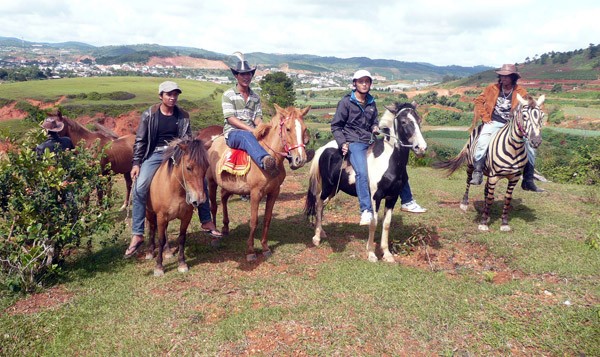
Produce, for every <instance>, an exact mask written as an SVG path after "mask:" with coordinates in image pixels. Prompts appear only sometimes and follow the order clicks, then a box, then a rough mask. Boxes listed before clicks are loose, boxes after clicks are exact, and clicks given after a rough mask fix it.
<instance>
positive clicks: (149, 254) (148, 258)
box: [144, 252, 154, 260]
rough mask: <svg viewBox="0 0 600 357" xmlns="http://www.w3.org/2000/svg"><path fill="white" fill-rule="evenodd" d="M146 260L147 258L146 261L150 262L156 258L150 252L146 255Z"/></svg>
mask: <svg viewBox="0 0 600 357" xmlns="http://www.w3.org/2000/svg"><path fill="white" fill-rule="evenodd" d="M144 258H145V259H146V260H150V259H152V258H154V254H152V253H150V252H148V253H146V256H145V257H144Z"/></svg>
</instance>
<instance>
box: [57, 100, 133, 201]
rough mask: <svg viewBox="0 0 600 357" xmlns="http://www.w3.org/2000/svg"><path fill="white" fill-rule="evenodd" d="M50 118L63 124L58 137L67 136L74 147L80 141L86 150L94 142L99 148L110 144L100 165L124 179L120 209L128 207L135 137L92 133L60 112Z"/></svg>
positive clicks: (106, 171) (99, 193)
mask: <svg viewBox="0 0 600 357" xmlns="http://www.w3.org/2000/svg"><path fill="white" fill-rule="evenodd" d="M51 118H53V119H54V120H56V121H60V122H63V123H64V124H65V125H64V128H63V130H62V131H60V132H59V133H58V135H60V136H68V137H69V138H71V141H73V144H74V145H76V146H77V145H78V144H79V142H80V141H81V140H85V142H86V147H87V148H91V147H92V146H93V145H95V143H96V141H98V142H99V144H100V147H101V148H104V147H105V146H106V145H109V144H110V145H109V146H108V148H107V149H106V150H105V153H106V157H104V158H102V160H101V162H100V164H101V165H102V167H104V168H106V167H107V166H108V164H109V163H110V171H112V172H113V173H115V174H123V177H124V178H125V185H126V188H127V194H126V196H125V202H124V203H123V206H121V209H124V208H125V207H127V206H129V196H130V193H131V175H130V173H131V166H132V160H133V144H134V142H135V135H133V134H131V135H125V136H121V137H119V138H117V139H115V138H113V137H111V136H109V135H107V134H105V133H101V132H92V131H90V130H88V129H86V128H85V127H84V126H83V125H81V124H79V123H78V122H76V121H75V120H72V119H69V118H67V117H64V116H63V115H62V114H61V112H60V110H57V111H56V112H55V113H52V114H51ZM106 173H108V169H106V170H105V174H106ZM102 194H103V192H98V195H99V197H102Z"/></svg>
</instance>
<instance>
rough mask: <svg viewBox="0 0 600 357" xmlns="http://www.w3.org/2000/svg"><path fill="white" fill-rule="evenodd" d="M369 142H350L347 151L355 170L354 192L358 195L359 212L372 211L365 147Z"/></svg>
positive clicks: (366, 147) (367, 146)
mask: <svg viewBox="0 0 600 357" xmlns="http://www.w3.org/2000/svg"><path fill="white" fill-rule="evenodd" d="M368 148H369V144H364V143H350V145H349V146H348V151H349V153H350V164H352V167H353V168H354V172H356V194H357V196H358V206H359V207H360V212H363V211H369V212H373V206H372V205H371V190H370V189H369V172H368V171H367V149H368Z"/></svg>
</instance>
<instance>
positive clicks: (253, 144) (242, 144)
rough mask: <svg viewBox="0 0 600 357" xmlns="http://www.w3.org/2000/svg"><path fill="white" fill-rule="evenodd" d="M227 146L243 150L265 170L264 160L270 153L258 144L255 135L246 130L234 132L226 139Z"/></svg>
mask: <svg viewBox="0 0 600 357" xmlns="http://www.w3.org/2000/svg"><path fill="white" fill-rule="evenodd" d="M225 142H226V143H227V146H229V147H230V148H234V149H242V150H244V151H245V152H247V153H248V155H250V157H251V158H252V160H254V162H255V163H256V164H257V165H258V166H259V167H261V168H263V169H264V167H263V164H262V159H263V157H265V156H269V153H268V152H267V151H266V150H265V149H264V148H263V147H262V146H260V144H259V143H258V140H256V137H255V136H254V134H252V133H251V132H249V131H246V130H232V131H230V132H229V133H228V134H227V138H226V139H225Z"/></svg>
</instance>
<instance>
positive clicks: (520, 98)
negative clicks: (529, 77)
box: [517, 93, 528, 105]
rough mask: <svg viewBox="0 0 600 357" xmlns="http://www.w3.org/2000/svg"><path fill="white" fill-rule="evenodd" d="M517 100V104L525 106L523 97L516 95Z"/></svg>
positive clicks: (525, 101)
mask: <svg viewBox="0 0 600 357" xmlns="http://www.w3.org/2000/svg"><path fill="white" fill-rule="evenodd" d="M517 100H518V101H519V103H521V104H522V105H527V104H528V103H527V100H525V99H524V98H523V97H521V94H520V93H517Z"/></svg>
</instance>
